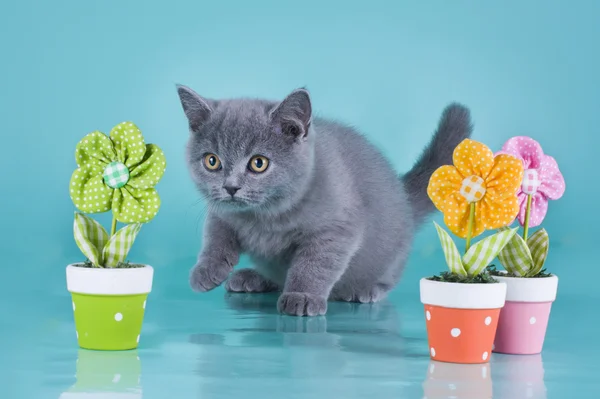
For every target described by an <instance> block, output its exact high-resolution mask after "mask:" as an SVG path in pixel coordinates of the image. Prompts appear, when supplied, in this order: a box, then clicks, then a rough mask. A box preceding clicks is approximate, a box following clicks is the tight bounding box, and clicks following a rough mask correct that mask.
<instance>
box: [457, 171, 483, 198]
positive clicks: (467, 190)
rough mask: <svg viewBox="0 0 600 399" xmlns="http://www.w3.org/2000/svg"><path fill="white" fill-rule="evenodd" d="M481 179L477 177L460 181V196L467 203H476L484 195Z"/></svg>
mask: <svg viewBox="0 0 600 399" xmlns="http://www.w3.org/2000/svg"><path fill="white" fill-rule="evenodd" d="M483 183H484V182H483V179H482V178H481V177H479V176H475V175H473V176H469V177H467V178H466V179H464V180H463V181H462V185H461V186H460V194H461V195H462V196H463V197H465V198H466V199H467V201H468V202H477V201H479V200H480V199H482V198H483V196H484V195H485V186H484V185H483Z"/></svg>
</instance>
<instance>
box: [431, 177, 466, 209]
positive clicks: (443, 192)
mask: <svg viewBox="0 0 600 399" xmlns="http://www.w3.org/2000/svg"><path fill="white" fill-rule="evenodd" d="M462 181H463V177H462V176H461V175H460V173H458V169H456V168H455V167H454V166H451V165H444V166H441V167H440V168H438V169H437V170H436V171H435V172H433V174H432V175H431V178H430V179H429V184H428V186H427V195H429V198H431V201H432V202H433V204H434V205H435V207H436V208H437V209H438V210H439V211H440V212H442V213H446V198H448V197H449V196H450V195H452V194H453V193H455V192H457V191H459V190H460V186H461V184H462Z"/></svg>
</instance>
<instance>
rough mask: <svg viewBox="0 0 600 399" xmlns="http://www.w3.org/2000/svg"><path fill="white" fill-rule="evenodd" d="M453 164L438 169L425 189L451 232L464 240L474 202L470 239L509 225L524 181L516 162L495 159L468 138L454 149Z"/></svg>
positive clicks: (508, 157) (513, 217) (506, 158)
mask: <svg viewBox="0 0 600 399" xmlns="http://www.w3.org/2000/svg"><path fill="white" fill-rule="evenodd" d="M453 161H454V166H450V165H445V166H442V167H440V168H438V169H437V170H436V171H435V172H434V173H433V174H432V176H431V179H430V180H429V185H428V187H427V194H428V195H429V198H431V200H432V201H433V203H434V205H435V206H436V208H437V209H439V210H440V211H441V212H442V213H443V214H444V223H446V225H447V226H448V228H449V229H450V231H452V232H453V233H454V234H456V235H457V236H459V237H461V238H466V237H467V234H468V230H469V226H468V222H469V203H475V221H474V226H473V237H476V236H478V235H480V234H481V233H483V232H484V231H485V230H490V229H496V228H499V227H502V226H507V225H509V224H510V223H511V222H512V221H513V220H514V219H515V217H516V216H517V213H518V201H517V196H516V194H517V190H518V189H519V187H520V185H521V182H522V179H523V166H522V163H521V162H520V161H519V159H517V158H515V157H512V156H510V155H506V154H504V155H498V156H496V157H494V156H493V153H492V151H491V150H490V149H489V148H488V147H487V146H485V145H484V144H481V143H478V142H476V141H473V140H469V139H467V140H464V141H463V142H461V143H460V144H459V145H458V146H457V147H456V149H455V151H454V155H453Z"/></svg>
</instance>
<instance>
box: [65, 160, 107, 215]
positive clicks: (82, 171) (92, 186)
mask: <svg viewBox="0 0 600 399" xmlns="http://www.w3.org/2000/svg"><path fill="white" fill-rule="evenodd" d="M103 171H104V168H103V167H99V166H96V165H87V166H83V167H80V168H79V169H77V170H75V172H73V175H72V176H71V181H70V182H69V194H70V196H71V200H72V201H73V204H75V206H76V207H77V209H79V210H81V211H83V212H85V213H100V212H106V211H109V210H110V206H111V201H112V197H113V190H112V189H111V188H110V187H108V186H106V185H105V184H104V178H103V176H102V173H103Z"/></svg>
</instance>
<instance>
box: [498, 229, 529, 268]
mask: <svg viewBox="0 0 600 399" xmlns="http://www.w3.org/2000/svg"><path fill="white" fill-rule="evenodd" d="M498 259H499V260H500V263H502V266H504V268H505V269H506V271H507V272H509V273H511V274H514V275H515V276H525V275H526V274H527V273H528V272H529V271H530V270H531V269H532V268H533V259H532V258H531V252H530V251H529V247H528V246H527V243H526V242H525V240H524V239H523V237H521V236H520V235H518V234H515V235H514V236H513V237H512V238H511V240H510V241H509V242H508V244H506V246H505V247H504V248H502V250H501V251H500V253H499V254H498Z"/></svg>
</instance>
